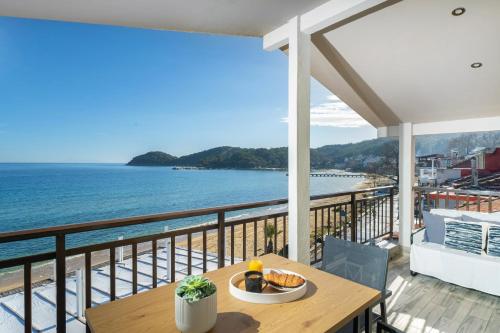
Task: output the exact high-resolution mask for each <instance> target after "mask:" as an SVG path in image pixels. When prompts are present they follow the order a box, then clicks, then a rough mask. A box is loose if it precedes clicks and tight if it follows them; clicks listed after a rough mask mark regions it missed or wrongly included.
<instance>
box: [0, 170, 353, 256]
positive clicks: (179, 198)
mask: <svg viewBox="0 0 500 333" xmlns="http://www.w3.org/2000/svg"><path fill="white" fill-rule="evenodd" d="M287 181H288V179H287V176H286V173H285V172H284V171H267V170H174V169H172V168H170V167H136V166H134V167H132V166H126V165H123V164H0V232H8V231H15V230H22V229H34V228H44V227H49V226H56V225H66V224H73V223H82V222H90V221H96V220H105V219H113V218H123V217H130V216H137V215H147V214H157V213H164V212H172V211H180V210H187V209H194V208H205V207H214V206H221V205H229V204H237V203H246V202H254V201H261V200H271V199H278V198H285V197H286V196H287ZM362 181H363V179H362V178H337V177H311V194H326V193H334V192H342V191H348V190H351V189H354V188H355V187H356V185H358V184H359V183H360V182H362ZM279 208H280V207H272V208H263V209H264V210H266V209H267V210H269V209H279ZM281 208H282V207H281ZM261 210H262V208H261ZM252 213H255V211H246V212H235V213H233V214H232V215H231V214H230V215H229V218H235V217H237V216H236V215H246V214H252ZM214 220H216V217H215V216H210V215H209V216H204V217H197V218H189V219H180V220H172V221H165V222H157V223H152V224H148V225H141V226H130V227H123V228H115V229H108V230H102V231H97V232H87V233H80V234H75V235H70V236H68V238H67V247H75V246H81V245H88V244H93V243H99V242H103V241H107V240H115V239H117V238H118V237H119V236H124V237H125V238H127V237H131V236H138V235H146V234H151V233H154V232H160V231H162V230H164V228H165V227H166V226H167V227H168V228H169V229H175V228H180V227H186V226H189V225H194V224H199V223H204V222H210V221H214ZM54 248H55V242H54V239H53V237H51V238H43V239H38V240H30V241H19V242H13V243H7V244H0V259H6V258H11V257H19V256H24V255H30V254H35V253H42V252H48V251H53V250H54Z"/></svg>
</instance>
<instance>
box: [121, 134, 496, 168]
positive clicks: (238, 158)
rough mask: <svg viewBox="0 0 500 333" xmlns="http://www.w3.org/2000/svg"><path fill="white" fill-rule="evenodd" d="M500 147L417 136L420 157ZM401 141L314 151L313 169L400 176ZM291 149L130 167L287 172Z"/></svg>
mask: <svg viewBox="0 0 500 333" xmlns="http://www.w3.org/2000/svg"><path fill="white" fill-rule="evenodd" d="M494 146H500V131H498V132H488V133H472V134H461V135H460V134H447V135H434V136H423V137H417V142H416V152H417V155H423V154H431V153H441V154H444V153H447V152H449V151H450V150H451V149H455V150H458V151H460V152H461V153H463V154H467V153H468V152H470V151H471V150H472V149H474V148H475V147H494ZM398 150H399V146H398V140H397V139H392V138H380V139H373V140H366V141H361V142H357V143H348V144H338V145H328V146H323V147H319V148H313V149H311V167H312V168H313V169H333V168H335V169H349V170H352V171H359V172H369V173H377V174H393V175H395V174H397V170H398ZM287 164H288V150H287V148H286V147H280V148H269V149H266V148H238V147H228V146H223V147H217V148H213V149H208V150H204V151H202V152H199V153H195V154H190V155H185V156H182V157H175V156H172V155H169V154H166V153H163V152H159V151H157V152H149V153H147V154H144V155H140V156H137V157H134V158H133V159H132V160H131V161H130V162H129V163H128V165H143V166H192V167H203V168H211V169H264V168H266V169H267V168H279V169H286V168H287Z"/></svg>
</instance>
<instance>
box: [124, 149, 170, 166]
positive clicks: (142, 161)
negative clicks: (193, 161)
mask: <svg viewBox="0 0 500 333" xmlns="http://www.w3.org/2000/svg"><path fill="white" fill-rule="evenodd" d="M176 159H177V157H175V156H172V155H169V154H166V153H163V152H161V151H150V152H149V153H146V154H143V155H139V156H136V157H134V158H133V159H132V160H131V161H130V162H128V163H127V165H133V166H168V165H173V164H174V161H175V160H176Z"/></svg>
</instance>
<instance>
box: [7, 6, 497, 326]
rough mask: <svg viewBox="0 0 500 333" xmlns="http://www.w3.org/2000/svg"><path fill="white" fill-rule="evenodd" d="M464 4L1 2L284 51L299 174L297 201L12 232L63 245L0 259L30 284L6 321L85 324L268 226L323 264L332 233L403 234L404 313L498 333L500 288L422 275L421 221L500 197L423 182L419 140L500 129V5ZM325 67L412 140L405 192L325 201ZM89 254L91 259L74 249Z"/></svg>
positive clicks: (402, 183) (392, 311) (291, 168)
mask: <svg viewBox="0 0 500 333" xmlns="http://www.w3.org/2000/svg"><path fill="white" fill-rule="evenodd" d="M458 5H461V4H454V3H450V2H444V1H434V2H428V3H425V4H424V3H423V2H422V1H418V0H405V1H371V0H370V1H369V0H359V1H343V0H329V1H328V0H314V1H284V0H269V1H236V2H234V4H232V5H231V6H228V5H227V4H226V3H225V2H220V1H218V0H205V1H197V0H185V1H175V0H171V1H150V2H148V5H147V6H145V5H144V3H142V2H137V1H136V2H132V1H123V2H120V3H119V4H118V3H115V2H110V1H92V2H86V1H75V2H72V4H71V5H67V4H66V3H63V2H62V1H58V0H46V1H39V0H26V1H22V2H16V3H15V4H14V3H13V2H8V1H1V2H0V12H1V13H2V15H6V16H13V17H24V18H36V19H51V20H60V21H73V22H83V23H93V24H95V23H98V24H110V25H119V26H127V27H140V28H145V27H146V28H152V29H163V30H175V31H189V32H199V33H215V34H224V35H237V36H254V37H260V38H262V41H263V48H264V49H265V50H267V51H276V52H285V53H286V54H287V56H288V74H289V75H288V92H289V94H288V95H289V103H288V118H287V119H288V149H289V154H288V172H289V184H288V198H286V199H278V200H275V201H271V202H258V203H251V204H242V205H236V206H227V207H215V208H205V209H199V210H192V211H183V212H173V213H172V212H171V213H165V214H159V215H153V216H141V217H133V218H123V219H118V220H111V221H97V222H89V223H84V224H79V225H71V226H65V227H48V228H45V229H40V230H25V231H19V232H12V233H5V234H1V235H0V242H3V243H5V242H9V243H10V242H16V241H26V240H29V239H36V238H42V237H49V238H53V239H55V249H53V250H51V251H49V252H46V253H40V254H33V255H32V256H29V257H24V258H11V259H7V260H2V261H1V262H0V268H9V267H17V266H22V267H23V269H24V284H23V286H18V287H20V288H21V289H24V291H23V292H22V293H19V292H17V293H16V292H15V291H14V292H13V293H12V294H11V295H9V296H5V297H3V298H2V299H0V302H1V310H2V317H0V324H1V325H9V326H7V327H9V328H8V330H9V331H11V332H16V331H23V330H25V331H27V332H29V331H31V329H33V330H34V331H42V332H49V331H55V330H57V331H58V332H65V331H66V330H68V331H82V330H84V329H85V325H84V324H85V318H83V310H84V309H85V308H89V307H93V306H96V305H97V304H100V303H105V302H109V301H114V300H115V299H118V298H122V297H127V296H128V295H132V294H136V293H141V292H143V291H145V290H147V289H150V288H156V287H158V286H160V285H163V284H167V283H171V282H174V281H176V280H178V279H180V278H181V277H183V276H185V275H187V274H194V273H202V272H205V271H208V270H211V269H216V268H219V267H223V266H226V265H232V264H233V263H237V262H238V261H240V260H245V259H247V258H248V257H250V256H255V255H260V254H262V253H263V252H265V251H266V250H265V249H266V248H267V246H268V244H269V242H268V241H269V239H267V236H265V235H264V230H265V229H266V227H265V226H266V224H267V225H272V226H273V227H274V230H275V233H273V234H272V237H271V239H270V240H271V241H272V244H273V246H272V247H269V248H270V249H271V251H273V252H277V253H278V254H281V255H284V256H287V257H288V258H289V259H291V260H293V261H297V262H301V263H306V264H309V263H312V264H313V265H317V264H319V263H320V262H321V259H322V254H323V253H322V250H323V246H322V245H323V236H324V235H327V234H328V235H331V236H334V237H336V238H342V239H347V240H350V241H351V242H359V243H369V242H370V241H372V240H375V239H379V238H384V237H387V240H389V241H391V238H393V237H394V238H395V237H397V239H398V245H399V246H400V249H401V252H402V255H401V256H400V257H399V258H396V259H395V260H393V261H392V262H391V264H390V268H389V281H388V286H389V288H391V289H392V290H393V294H392V296H391V297H390V298H389V299H388V321H389V322H390V323H392V324H394V325H395V326H396V327H398V328H400V329H402V330H405V331H408V332H497V331H498V327H500V301H499V299H498V297H497V296H490V295H488V294H486V293H481V292H478V291H474V290H472V289H465V288H462V287H458V286H456V285H452V284H449V283H445V282H442V281H440V280H437V279H435V278H432V277H427V276H424V275H421V274H419V275H416V276H412V275H410V266H409V265H410V264H409V262H410V261H409V256H408V251H409V249H410V247H411V245H412V237H413V232H414V231H415V229H416V228H418V227H420V226H425V219H424V218H423V213H422V212H423V211H425V210H428V209H429V208H431V207H445V208H447V209H458V210H461V211H470V210H474V209H475V208H476V210H478V211H485V212H486V211H495V210H496V209H497V207H498V193H497V192H488V193H482V192H464V193H463V194H461V193H459V191H451V190H443V189H423V188H416V189H414V185H415V172H414V168H415V161H414V159H415V150H416V148H415V141H416V138H417V137H418V136H420V135H432V134H449V133H466V132H484V131H498V130H500V117H499V114H498V108H499V106H500V95H499V94H498V91H500V81H499V80H498V78H499V77H500V68H499V67H498V56H499V54H500V49H499V46H498V45H499V44H498V42H497V39H498V38H497V34H496V32H498V31H499V30H500V23H499V22H500V20H499V19H498V18H499V13H500V4H498V3H494V2H491V1H490V2H488V1H476V2H471V3H469V4H467V6H468V7H467V8H460V7H459V8H455V6H458ZM457 9H458V11H457ZM263 13H265V15H264V14H263ZM478 36H480V38H478ZM311 77H314V78H315V79H316V80H317V81H318V82H320V83H321V84H322V85H324V86H325V87H326V88H327V89H328V90H330V91H331V92H332V93H334V94H335V95H337V96H338V97H339V98H340V99H342V100H343V101H344V102H345V103H347V104H348V105H349V106H350V107H351V108H352V109H353V110H355V111H356V112H358V113H359V115H361V116H362V117H363V118H364V119H365V120H366V121H367V122H368V123H370V124H371V125H372V126H373V127H375V128H376V129H377V134H378V136H379V137H397V138H398V139H399V178H398V180H399V182H398V188H397V190H396V189H390V188H389V189H385V191H387V190H388V191H389V192H385V194H381V195H380V194H378V193H375V192H374V190H363V191H357V192H350V193H341V194H334V195H330V196H321V197H312V198H310V196H309V193H310V188H309V177H310V163H309V162H310V132H309V131H310V129H309V124H310V104H311V100H310V79H311ZM415 193H417V195H415ZM333 199H335V200H333ZM324 200H326V202H324ZM332 200H333V201H332ZM319 201H322V203H319ZM285 204H286V205H287V210H276V211H275V212H272V213H269V214H267V215H264V216H254V217H251V218H245V219H232V218H231V216H232V215H231V214H232V213H234V212H236V211H241V210H252V209H257V208H263V207H273V206H274V207H280V208H281V209H282V207H281V206H282V205H285ZM198 216H207V217H208V219H207V221H210V220H214V221H215V222H211V223H206V224H203V225H198V226H196V227H192V228H188V229H177V230H166V231H164V232H162V233H157V234H154V235H143V236H138V237H135V238H129V239H123V240H114V241H109V242H104V243H99V244H92V245H87V246H83V247H78V248H68V247H67V246H66V245H67V243H66V241H67V236H69V235H74V234H78V233H83V232H90V231H96V230H102V229H113V228H117V227H126V226H131V225H138V224H144V223H148V224H150V223H155V222H159V221H167V220H171V219H180V218H182V219H188V218H192V217H198ZM307 221H309V223H307ZM279 232H281V233H279ZM259 234H260V236H259ZM117 236H118V235H117ZM144 244H147V245H144ZM214 244H215V245H214ZM286 245H288V246H286ZM123 247H127V248H126V249H125V250H124V252H123V255H122V252H121V250H120V249H121V248H123ZM76 256H79V257H80V259H78V260H79V261H76V262H77V263H75V261H72V259H69V258H71V257H76ZM97 258H101V259H99V260H97ZM75 260H76V259H75ZM94 260H95V261H96V262H95V265H94ZM47 261H55V263H56V264H55V282H50V281H48V282H47V281H39V280H38V278H37V274H36V273H32V272H38V269H39V267H38V266H36V265H35V264H36V263H39V262H47ZM97 261H98V262H97ZM109 262H111V263H115V262H116V265H113V264H112V265H109ZM75 267H80V268H81V270H80V271H75V270H74V269H72V268H75ZM50 279H54V277H50ZM82 281H86V283H82ZM46 282H47V283H46ZM66 282H67V283H66ZM94 282H95V283H94ZM17 291H21V290H17ZM77 295H78V296H77ZM54 304H58V305H59V306H57V307H56V306H55V305H54ZM0 328H3V327H2V326H0Z"/></svg>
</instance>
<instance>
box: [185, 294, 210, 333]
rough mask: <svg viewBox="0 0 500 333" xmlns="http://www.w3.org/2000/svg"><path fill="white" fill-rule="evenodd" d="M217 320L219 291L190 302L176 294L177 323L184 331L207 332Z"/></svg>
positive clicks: (187, 332)
mask: <svg viewBox="0 0 500 333" xmlns="http://www.w3.org/2000/svg"><path fill="white" fill-rule="evenodd" d="M216 321H217V291H216V292H215V293H213V294H212V295H210V296H208V297H205V298H203V299H201V300H199V301H198V302H194V303H188V302H187V301H186V300H185V299H183V298H182V297H179V296H178V295H177V294H175V324H176V325H177V329H178V330H179V331H181V332H183V333H205V332H208V331H210V329H211V328H212V327H214V326H215V322H216Z"/></svg>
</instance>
